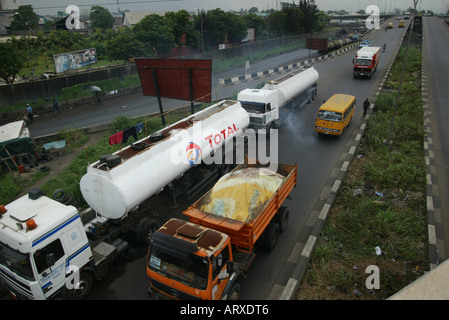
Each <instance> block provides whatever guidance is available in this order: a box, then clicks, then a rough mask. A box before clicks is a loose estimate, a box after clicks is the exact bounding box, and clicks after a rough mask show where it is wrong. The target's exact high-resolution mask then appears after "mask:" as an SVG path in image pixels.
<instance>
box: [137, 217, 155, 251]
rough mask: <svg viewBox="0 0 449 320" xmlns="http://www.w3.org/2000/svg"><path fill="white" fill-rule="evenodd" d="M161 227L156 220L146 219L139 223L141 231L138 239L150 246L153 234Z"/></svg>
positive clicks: (138, 233)
mask: <svg viewBox="0 0 449 320" xmlns="http://www.w3.org/2000/svg"><path fill="white" fill-rule="evenodd" d="M160 227H161V223H160V222H159V220H158V219H156V218H153V217H151V218H144V219H142V221H141V222H140V223H139V229H138V232H137V239H138V241H139V242H141V243H143V244H145V245H148V244H150V240H151V236H152V235H153V232H156V231H157V230H158V229H159V228H160Z"/></svg>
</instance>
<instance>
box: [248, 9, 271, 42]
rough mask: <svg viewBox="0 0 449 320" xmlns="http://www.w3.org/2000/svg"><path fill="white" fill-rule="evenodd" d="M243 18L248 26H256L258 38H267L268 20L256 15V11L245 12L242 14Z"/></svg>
mask: <svg viewBox="0 0 449 320" xmlns="http://www.w3.org/2000/svg"><path fill="white" fill-rule="evenodd" d="M256 9H257V8H256ZM242 19H243V21H245V23H246V25H247V26H248V28H254V31H255V34H256V40H263V39H266V38H267V23H266V21H267V20H265V19H264V18H262V17H260V16H258V15H256V14H255V13H249V14H245V15H243V16H242Z"/></svg>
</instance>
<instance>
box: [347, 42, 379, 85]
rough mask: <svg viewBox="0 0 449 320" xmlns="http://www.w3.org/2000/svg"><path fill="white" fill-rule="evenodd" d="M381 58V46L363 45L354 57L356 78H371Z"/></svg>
mask: <svg viewBox="0 0 449 320" xmlns="http://www.w3.org/2000/svg"><path fill="white" fill-rule="evenodd" d="M379 58H380V47H363V48H361V49H360V50H359V51H357V53H356V57H355V59H354V70H353V75H354V78H358V77H368V78H371V76H372V75H373V73H374V72H376V70H377V65H378V64H379Z"/></svg>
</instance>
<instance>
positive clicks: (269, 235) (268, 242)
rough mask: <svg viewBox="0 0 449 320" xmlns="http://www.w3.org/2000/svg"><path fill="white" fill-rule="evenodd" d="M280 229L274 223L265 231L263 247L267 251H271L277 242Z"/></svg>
mask: <svg viewBox="0 0 449 320" xmlns="http://www.w3.org/2000/svg"><path fill="white" fill-rule="evenodd" d="M279 231H280V227H279V224H277V223H276V222H270V223H269V224H268V226H267V229H266V230H265V232H266V234H265V235H264V237H263V247H264V249H265V250H267V251H271V250H273V249H274V247H275V246H276V243H277V242H278V237H279Z"/></svg>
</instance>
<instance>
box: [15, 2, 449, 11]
mask: <svg viewBox="0 0 449 320" xmlns="http://www.w3.org/2000/svg"><path fill="white" fill-rule="evenodd" d="M281 1H283V2H289V3H293V2H295V3H298V2H299V0H149V1H144V0H22V2H23V4H24V5H28V4H31V5H32V6H33V8H35V11H37V13H38V14H41V15H46V14H56V12H57V11H65V8H66V7H67V6H69V5H77V6H78V7H79V8H80V10H83V9H90V6H92V5H101V6H103V7H105V8H107V9H108V10H109V11H111V12H117V11H118V8H120V9H121V10H126V9H128V10H130V11H178V10H182V9H185V10H187V11H194V10H195V8H199V9H200V10H206V11H207V10H213V9H216V8H220V9H222V10H225V11H227V10H235V11H239V10H240V9H249V8H251V7H257V8H258V9H259V11H262V10H266V9H272V8H273V9H280V8H281V7H280V2H281ZM315 3H316V4H317V5H318V9H320V10H323V11H328V10H334V11H335V10H346V11H349V12H356V11H359V10H365V9H366V7H367V6H369V5H376V6H378V7H379V8H380V11H381V12H385V11H387V12H391V11H394V9H395V8H398V9H401V10H406V9H407V8H409V7H413V0H315ZM417 9H418V10H419V11H421V10H432V11H433V12H435V13H441V12H442V11H443V12H446V11H447V10H448V9H449V0H419V2H418V5H417Z"/></svg>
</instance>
